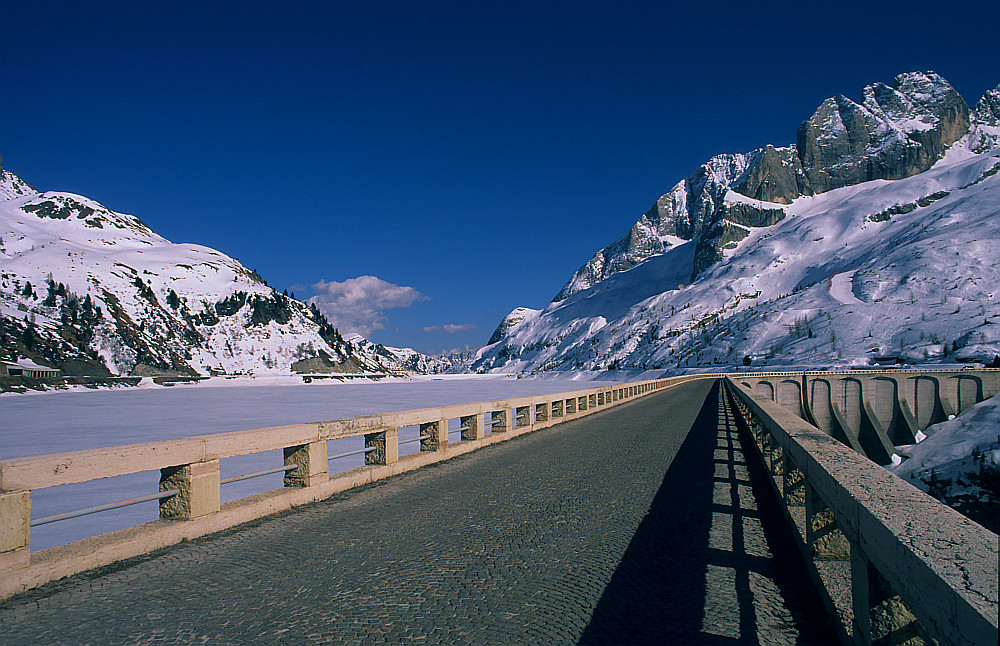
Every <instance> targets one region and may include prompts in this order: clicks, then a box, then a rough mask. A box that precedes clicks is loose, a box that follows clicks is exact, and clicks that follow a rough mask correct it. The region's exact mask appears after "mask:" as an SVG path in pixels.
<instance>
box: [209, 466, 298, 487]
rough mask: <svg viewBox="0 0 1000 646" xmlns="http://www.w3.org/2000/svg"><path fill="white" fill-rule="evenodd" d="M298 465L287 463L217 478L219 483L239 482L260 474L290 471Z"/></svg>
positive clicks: (267, 474)
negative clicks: (220, 478) (281, 465)
mask: <svg viewBox="0 0 1000 646" xmlns="http://www.w3.org/2000/svg"><path fill="white" fill-rule="evenodd" d="M298 468H299V465H297V464H289V465H286V466H283V467H275V468H273V469H264V470H263V471H254V472H253V473H244V474H243V475H241V476H233V477H232V478H224V479H222V480H219V484H229V483H230V482H239V481H240V480H249V479H250V478H259V477H261V476H269V475H271V474H272V473H278V472H281V471H291V470H293V469H298Z"/></svg>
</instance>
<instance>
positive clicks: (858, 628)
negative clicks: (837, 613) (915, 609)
mask: <svg viewBox="0 0 1000 646" xmlns="http://www.w3.org/2000/svg"><path fill="white" fill-rule="evenodd" d="M851 582H852V585H851V592H852V595H851V596H852V600H853V604H854V622H855V626H854V632H855V638H856V640H857V642H858V643H860V644H873V645H877V646H901V645H904V644H905V645H906V646H923V645H924V644H927V645H928V646H930V645H931V644H937V642H936V641H935V640H934V639H933V638H932V637H931V636H930V635H929V634H928V633H927V631H926V630H925V629H924V627H923V626H921V625H920V622H919V621H917V618H916V617H914V616H913V613H911V612H910V610H909V609H908V608H907V607H906V606H905V605H904V604H903V601H902V599H900V598H899V595H897V594H895V593H894V592H893V591H892V588H891V586H890V585H889V582H888V581H886V579H885V577H883V576H882V573H881V572H879V571H878V569H877V568H875V567H874V566H872V564H871V563H869V562H868V559H866V558H865V557H864V555H863V554H861V553H860V552H858V551H857V550H855V552H854V553H853V554H852V556H851Z"/></svg>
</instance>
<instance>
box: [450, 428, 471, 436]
mask: <svg viewBox="0 0 1000 646" xmlns="http://www.w3.org/2000/svg"><path fill="white" fill-rule="evenodd" d="M471 430H472V429H471V428H469V427H468V426H460V427H459V428H453V429H451V430H450V431H448V435H451V434H452V433H464V432H465V431H471Z"/></svg>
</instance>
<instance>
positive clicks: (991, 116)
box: [553, 71, 1000, 302]
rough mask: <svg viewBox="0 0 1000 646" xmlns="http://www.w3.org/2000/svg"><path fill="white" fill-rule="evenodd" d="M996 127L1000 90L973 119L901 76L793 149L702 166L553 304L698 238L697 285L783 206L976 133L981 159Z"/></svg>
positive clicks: (842, 106)
mask: <svg viewBox="0 0 1000 646" xmlns="http://www.w3.org/2000/svg"><path fill="white" fill-rule="evenodd" d="M998 124H1000V88H998V89H997V90H996V91H994V90H991V91H990V92H988V93H987V95H986V96H984V97H983V100H982V101H980V103H979V104H978V105H977V106H976V109H975V110H974V111H973V114H972V115H971V116H970V110H969V106H968V104H967V103H966V102H965V100H964V99H963V98H962V97H961V96H960V95H959V94H958V92H957V91H956V90H955V88H954V87H952V86H951V84H950V83H948V81H946V80H945V79H944V78H943V77H942V76H941V75H939V74H937V73H935V72H930V71H928V72H908V73H905V74H900V75H898V76H896V78H895V79H894V80H893V83H892V85H891V86H890V85H887V84H885V83H874V84H872V85H869V86H867V87H865V88H864V90H863V91H862V99H861V100H860V102H858V101H855V100H853V99H850V98H848V97H846V96H844V95H837V96H833V97H830V98H828V99H826V100H825V101H823V102H822V103H821V104H820V105H819V107H818V108H816V111H815V112H814V113H813V114H812V116H811V117H810V118H809V119H807V120H805V121H804V122H802V124H801V125H800V126H799V128H798V131H797V137H796V144H794V145H791V146H785V147H776V146H773V145H770V144H768V145H766V146H764V147H763V148H760V149H758V150H755V151H753V152H751V153H747V154H743V153H737V154H723V155H717V156H715V157H712V158H711V159H710V160H708V161H707V162H705V163H704V164H702V165H701V166H699V167H698V168H697V169H696V170H695V172H694V173H692V174H691V175H690V176H689V177H688V178H687V179H685V180H683V181H681V182H679V183H677V184H676V185H675V186H674V187H673V188H672V189H671V190H670V191H669V192H668V193H666V194H664V195H662V196H661V197H660V198H659V199H658V200H657V201H656V203H655V204H653V206H652V207H651V208H650V209H649V210H648V211H646V213H644V214H643V215H642V217H641V218H640V219H639V221H638V222H636V223H635V225H633V227H632V228H631V229H630V230H629V232H628V233H627V234H626V235H625V236H623V237H622V238H620V239H618V240H616V241H614V242H612V243H611V244H610V245H608V246H607V247H605V248H604V249H602V250H600V251H598V252H597V253H596V254H594V256H593V257H592V258H591V259H590V260H589V261H587V263H586V264H585V265H584V266H583V267H581V268H580V269H579V270H577V272H576V273H575V274H574V275H573V277H572V278H571V279H570V280H569V282H567V283H566V285H564V286H563V288H562V289H561V290H560V291H559V293H558V294H557V295H556V297H555V298H554V299H553V300H554V301H556V302H558V301H561V300H564V299H566V298H568V297H569V296H570V295H572V294H574V293H576V292H578V291H581V290H586V289H589V288H590V287H592V286H593V285H595V284H597V283H599V282H601V281H602V280H605V279H607V278H608V277H609V276H612V275H614V274H616V273H618V272H621V271H626V270H628V269H630V268H632V267H634V266H635V265H637V264H638V263H640V262H642V261H644V260H645V259H647V258H649V257H651V256H654V255H657V254H660V253H664V252H666V251H668V250H669V249H670V248H671V247H673V246H676V245H677V244H678V243H680V242H683V241H686V240H692V239H695V238H698V243H697V246H698V250H697V252H696V253H695V255H694V260H693V266H692V269H691V278H692V280H693V279H694V278H696V277H697V276H698V275H699V274H701V272H702V271H704V270H705V269H707V268H708V267H709V266H711V265H712V264H714V263H715V262H718V261H719V260H720V259H722V258H723V256H724V255H725V252H726V251H727V249H732V248H733V247H734V245H735V244H738V242H739V240H741V239H742V238H743V237H745V236H746V235H748V234H749V232H750V230H751V229H752V228H754V227H759V226H762V225H761V223H765V222H766V223H772V224H773V223H774V222H778V221H780V220H781V219H782V217H783V212H782V210H781V209H782V206H783V205H789V204H791V203H792V202H793V201H794V200H795V199H796V198H799V197H802V196H807V195H815V194H818V193H824V192H826V191H830V190H833V189H836V188H841V187H844V186H852V185H855V184H860V183H862V182H867V181H871V180H875V179H891V180H896V179H903V178H905V177H910V176H912V175H916V174H918V173H921V172H924V171H926V170H928V169H929V168H931V167H932V166H933V165H934V164H935V163H936V162H937V161H938V160H939V159H941V157H942V156H943V155H944V154H945V152H946V151H947V149H948V147H949V146H951V145H952V144H954V143H955V142H956V141H958V140H959V139H961V138H962V137H964V136H965V135H966V134H967V133H970V126H974V129H973V132H972V135H970V148H971V149H972V150H973V151H974V152H985V151H986V150H990V149H992V148H993V147H996V146H997V144H998V142H1000V125H998ZM973 139H974V140H975V141H974V142H973ZM734 194H739V195H734ZM740 196H745V197H747V198H750V200H748V201H741V200H742V197H740Z"/></svg>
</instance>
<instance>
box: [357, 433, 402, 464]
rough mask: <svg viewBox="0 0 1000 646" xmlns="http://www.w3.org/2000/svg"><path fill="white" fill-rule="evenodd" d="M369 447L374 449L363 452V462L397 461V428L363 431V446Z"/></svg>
mask: <svg viewBox="0 0 1000 646" xmlns="http://www.w3.org/2000/svg"><path fill="white" fill-rule="evenodd" d="M371 447H374V448H375V450H374V451H371V452H369V453H365V464H395V463H396V462H398V461H399V429H398V428H387V429H385V430H382V431H376V432H374V433H365V448H366V449H367V448H371Z"/></svg>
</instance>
